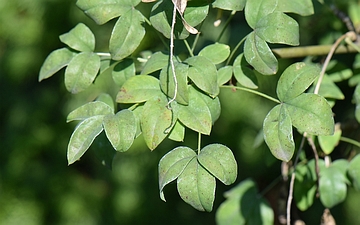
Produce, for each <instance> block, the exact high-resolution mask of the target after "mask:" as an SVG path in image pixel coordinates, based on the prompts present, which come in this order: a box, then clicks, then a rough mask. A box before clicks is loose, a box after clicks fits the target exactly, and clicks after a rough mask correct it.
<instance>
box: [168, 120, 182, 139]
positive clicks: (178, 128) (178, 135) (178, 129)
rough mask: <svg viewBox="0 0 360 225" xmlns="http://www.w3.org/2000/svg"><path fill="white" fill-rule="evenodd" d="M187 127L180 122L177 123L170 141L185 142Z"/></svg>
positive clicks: (171, 133) (170, 135)
mask: <svg viewBox="0 0 360 225" xmlns="http://www.w3.org/2000/svg"><path fill="white" fill-rule="evenodd" d="M184 137H185V127H184V125H182V124H181V123H180V122H179V121H176V123H175V125H174V128H173V129H172V130H171V132H170V134H169V139H170V140H173V141H184Z"/></svg>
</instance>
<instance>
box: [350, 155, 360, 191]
mask: <svg viewBox="0 0 360 225" xmlns="http://www.w3.org/2000/svg"><path fill="white" fill-rule="evenodd" d="M348 174H349V177H350V178H351V180H352V185H353V186H354V188H355V190H357V191H359V190H360V155H359V154H358V155H356V156H355V157H354V158H353V159H352V160H351V162H350V164H349V168H348Z"/></svg>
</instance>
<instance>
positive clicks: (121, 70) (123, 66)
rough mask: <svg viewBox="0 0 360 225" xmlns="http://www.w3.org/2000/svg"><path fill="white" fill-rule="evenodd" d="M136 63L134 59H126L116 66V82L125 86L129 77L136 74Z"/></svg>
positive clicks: (114, 72)
mask: <svg viewBox="0 0 360 225" xmlns="http://www.w3.org/2000/svg"><path fill="white" fill-rule="evenodd" d="M135 73H136V71H135V64H134V61H133V60H132V59H124V60H122V61H121V62H119V63H118V64H116V66H115V67H114V69H113V71H112V77H113V80H114V82H115V83H116V84H117V85H118V86H119V87H121V86H123V84H124V83H125V82H126V80H127V79H129V78H130V77H133V76H135Z"/></svg>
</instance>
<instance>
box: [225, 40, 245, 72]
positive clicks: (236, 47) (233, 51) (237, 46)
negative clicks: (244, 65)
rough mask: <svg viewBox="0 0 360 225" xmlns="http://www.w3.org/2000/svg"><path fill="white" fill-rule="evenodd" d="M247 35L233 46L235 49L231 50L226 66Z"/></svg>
mask: <svg viewBox="0 0 360 225" xmlns="http://www.w3.org/2000/svg"><path fill="white" fill-rule="evenodd" d="M246 38H247V35H246V36H245V37H244V38H243V39H241V41H239V43H238V44H237V45H236V46H235V48H234V49H233V50H232V52H231V54H230V56H229V58H228V60H227V61H226V66H227V65H229V63H230V61H231V59H232V58H233V57H234V54H235V53H236V51H237V50H238V48H240V46H241V44H242V43H243V42H244V41H245V40H246Z"/></svg>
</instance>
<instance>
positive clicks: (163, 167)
mask: <svg viewBox="0 0 360 225" xmlns="http://www.w3.org/2000/svg"><path fill="white" fill-rule="evenodd" d="M195 157H196V153H195V151H194V150H192V149H190V148H188V147H177V148H175V149H173V150H171V151H170V152H168V153H167V154H166V155H164V156H163V157H162V158H161V160H160V162H159V189H160V198H161V199H162V200H163V201H165V196H164V193H163V189H164V187H165V186H166V185H167V184H169V183H170V182H172V181H174V180H175V179H177V178H178V177H179V176H180V174H181V173H182V172H183V171H184V169H185V167H186V166H187V165H188V164H189V162H190V161H191V160H192V159H193V158H195Z"/></svg>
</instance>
